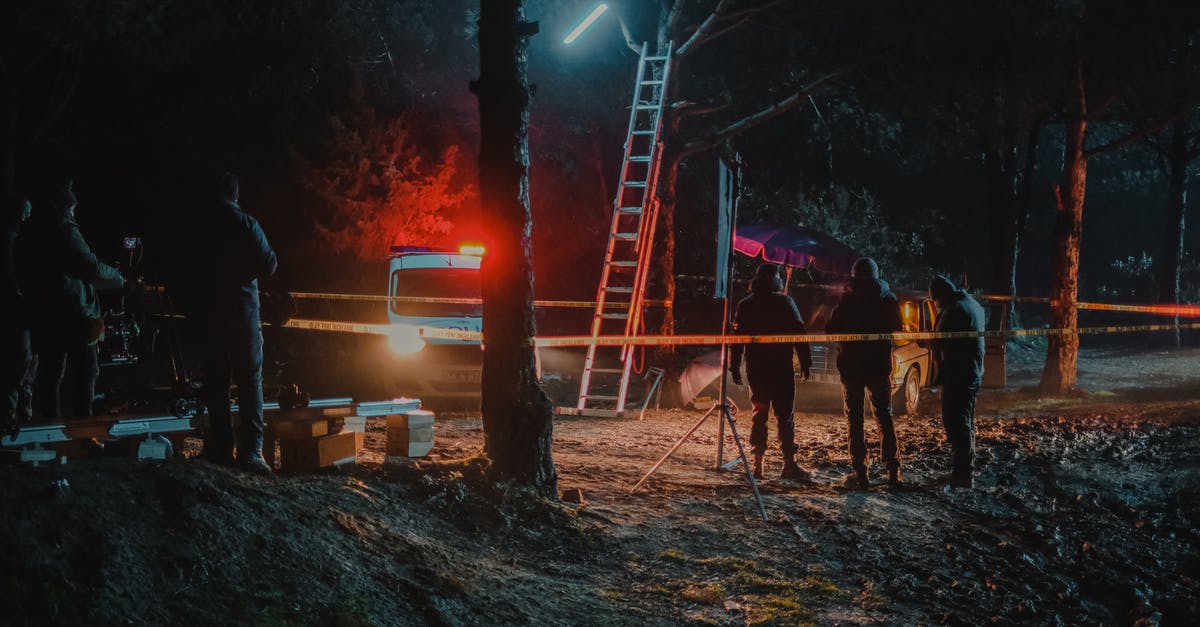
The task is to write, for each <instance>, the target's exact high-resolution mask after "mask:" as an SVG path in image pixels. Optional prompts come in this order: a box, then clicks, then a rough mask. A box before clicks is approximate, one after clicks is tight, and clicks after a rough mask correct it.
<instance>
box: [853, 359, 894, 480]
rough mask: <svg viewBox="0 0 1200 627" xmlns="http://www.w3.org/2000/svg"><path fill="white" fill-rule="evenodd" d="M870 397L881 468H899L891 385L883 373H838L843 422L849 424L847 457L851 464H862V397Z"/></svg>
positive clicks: (863, 460) (863, 450)
mask: <svg viewBox="0 0 1200 627" xmlns="http://www.w3.org/2000/svg"><path fill="white" fill-rule="evenodd" d="M868 394H869V395H870V397H871V407H872V408H873V409H874V410H875V412H874V413H875V424H877V425H878V426H879V436H880V439H882V440H883V446H882V449H883V450H882V451H881V453H882V457H883V465H884V467H885V468H888V469H892V468H899V467H900V458H899V456H898V450H897V448H898V447H897V445H896V425H895V424H894V423H893V422H892V385H891V381H890V380H889V378H888V376H887V375H883V376H880V377H862V378H858V377H854V378H849V379H848V378H846V377H842V401H843V403H844V410H845V412H846V422H848V423H849V424H850V460H851V462H852V463H853V464H854V466H855V467H859V466H865V465H866V463H867V462H866V460H867V441H866V435H865V434H864V433H863V401H864V400H866V397H867V395H868Z"/></svg>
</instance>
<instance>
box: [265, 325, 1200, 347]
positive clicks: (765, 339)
mask: <svg viewBox="0 0 1200 627" xmlns="http://www.w3.org/2000/svg"><path fill="white" fill-rule="evenodd" d="M284 326H285V327H287V328H290V329H306V330H313V331H339V332H344V333H372V334H377V335H392V334H395V333H397V332H407V331H408V330H412V329H416V330H417V332H418V333H419V334H420V335H421V337H423V338H430V339H451V340H464V341H476V342H478V341H483V334H482V333H478V332H475V331H458V330H454V329H439V328H436V327H414V326H410V325H392V324H369V323H360V322H338V321H335V320H305V319H292V320H289V321H288V322H287V324H285V325H284ZM1176 329H1179V330H1192V329H1200V323H1194V324H1180V325H1174V324H1143V325H1123V326H1102V327H1078V328H1075V329H1015V330H1010V331H983V332H976V331H942V332H934V331H922V332H917V333H808V334H800V335H797V334H780V335H634V336H629V335H613V336H601V337H592V336H590V335H574V336H559V337H539V338H535V339H534V344H536V345H537V346H539V347H563V346H591V345H593V344H595V345H596V346H626V345H631V346H711V345H717V344H812V343H828V342H871V341H884V340H891V341H905V340H945V339H964V338H976V337H985V338H988V337H993V338H994V337H999V338H1007V337H1023V336H1024V337H1028V336H1049V335H1098V334H1108V333H1141V332H1154V331H1174V330H1176Z"/></svg>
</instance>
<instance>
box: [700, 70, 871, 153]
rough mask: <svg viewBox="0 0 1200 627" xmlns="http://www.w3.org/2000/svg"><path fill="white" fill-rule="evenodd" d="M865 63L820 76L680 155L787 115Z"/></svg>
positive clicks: (714, 143)
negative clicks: (830, 83)
mask: <svg viewBox="0 0 1200 627" xmlns="http://www.w3.org/2000/svg"><path fill="white" fill-rule="evenodd" d="M865 62H866V60H863V61H859V62H857V63H853V64H851V65H847V66H845V67H843V68H840V69H837V70H834V71H832V72H830V73H828V74H825V75H823V76H820V77H818V78H817V79H816V80H814V81H812V82H811V83H809V84H807V85H805V86H804V87H803V88H801V89H800V90H799V91H797V92H796V93H794V94H792V95H790V96H788V97H787V98H784V99H783V100H780V101H779V102H776V103H775V104H773V105H771V106H769V107H767V108H765V109H762V110H761V111H758V112H757V113H753V114H751V115H748V116H746V117H744V118H742V119H740V120H738V121H736V122H734V123H733V124H730V125H728V126H726V127H725V128H723V129H721V130H719V131H717V132H715V133H713V134H712V135H709V136H708V137H705V138H703V139H699V140H696V141H693V142H689V143H687V144H685V145H684V146H683V149H682V150H681V151H680V153H681V155H682V156H683V157H686V156H688V155H693V154H696V153H698V152H704V151H706V150H711V149H713V148H716V147H717V146H719V145H721V144H722V143H723V142H724V141H725V140H727V139H729V138H731V137H733V136H734V135H738V134H740V133H743V132H745V131H748V130H750V129H751V128H754V127H755V126H758V125H759V124H762V123H763V122H766V121H767V120H770V119H772V118H775V117H777V116H779V115H781V114H783V113H786V112H787V111H788V110H790V109H793V108H795V106H796V105H798V104H800V103H801V102H802V101H803V100H804V99H805V98H807V97H808V95H809V94H810V93H812V92H813V91H816V90H817V88H819V87H822V86H823V85H825V83H828V82H829V81H831V80H833V79H835V78H837V77H839V76H842V75H844V74H848V73H849V72H851V71H853V70H856V69H858V67H859V66H861V65H862V64H863V63H865Z"/></svg>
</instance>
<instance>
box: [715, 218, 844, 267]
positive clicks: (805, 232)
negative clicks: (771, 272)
mask: <svg viewBox="0 0 1200 627" xmlns="http://www.w3.org/2000/svg"><path fill="white" fill-rule="evenodd" d="M733 249H734V250H736V251H738V252H739V253H742V254H743V255H747V256H749V257H762V259H763V261H769V262H771V263H778V264H781V265H784V266H788V267H791V268H812V269H815V270H819V271H821V272H827V273H831V274H841V275H849V274H850V268H851V267H853V266H854V261H855V260H856V259H858V258H859V257H861V255H859V254H858V251H856V250H854V249H853V248H850V247H849V246H847V245H845V244H843V243H841V242H839V241H837V240H836V239H833V238H832V237H830V236H828V235H826V234H824V233H822V232H820V231H817V230H815V229H810V228H808V227H805V226H791V225H778V224H751V225H749V226H739V227H737V228H736V229H735V230H734V233H733Z"/></svg>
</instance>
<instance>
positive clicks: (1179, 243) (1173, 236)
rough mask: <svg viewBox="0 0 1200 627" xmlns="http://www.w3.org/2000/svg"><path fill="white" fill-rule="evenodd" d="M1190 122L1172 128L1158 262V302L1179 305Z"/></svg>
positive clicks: (1176, 123) (1177, 123)
mask: <svg viewBox="0 0 1200 627" xmlns="http://www.w3.org/2000/svg"><path fill="white" fill-rule="evenodd" d="M1189 157H1190V155H1189V154H1188V128H1187V121H1186V120H1180V121H1178V122H1175V123H1174V124H1173V125H1171V147H1170V149H1169V150H1168V154H1167V169H1168V171H1167V179H1168V187H1167V190H1168V191H1167V228H1166V230H1165V232H1164V233H1163V235H1164V237H1163V247H1162V255H1160V256H1159V259H1158V268H1157V270H1158V272H1157V274H1158V277H1157V278H1158V300H1159V302H1163V303H1178V302H1179V279H1180V276H1179V273H1180V267H1181V266H1182V265H1183V238H1184V234H1185V232H1186V231H1185V227H1186V226H1187V225H1186V224H1185V222H1184V221H1185V218H1186V215H1187V187H1188V161H1189V160H1190V159H1189Z"/></svg>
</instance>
